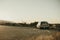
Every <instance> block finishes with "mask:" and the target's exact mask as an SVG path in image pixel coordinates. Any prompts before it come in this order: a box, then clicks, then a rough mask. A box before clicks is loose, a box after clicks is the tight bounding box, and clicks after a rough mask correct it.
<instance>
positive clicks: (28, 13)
mask: <svg viewBox="0 0 60 40" xmlns="http://www.w3.org/2000/svg"><path fill="white" fill-rule="evenodd" d="M0 20H8V21H14V22H34V21H39V22H40V21H48V22H50V23H60V0H0Z"/></svg>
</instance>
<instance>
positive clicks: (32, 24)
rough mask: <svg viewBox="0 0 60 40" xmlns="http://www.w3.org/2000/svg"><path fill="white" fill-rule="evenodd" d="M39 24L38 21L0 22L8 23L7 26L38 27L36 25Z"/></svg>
mask: <svg viewBox="0 0 60 40" xmlns="http://www.w3.org/2000/svg"><path fill="white" fill-rule="evenodd" d="M37 24H38V22H32V23H30V24H28V23H9V22H7V23H2V24H1V23H0V25H7V26H26V27H28V26H30V27H32V26H33V27H36V25H37Z"/></svg>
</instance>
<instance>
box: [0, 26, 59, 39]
mask: <svg viewBox="0 0 60 40" xmlns="http://www.w3.org/2000/svg"><path fill="white" fill-rule="evenodd" d="M56 33H57V31H54V30H40V29H36V28H29V27H12V26H0V40H57V39H55V37H54V36H55V35H56ZM59 35H60V32H59ZM59 37H60V36H59ZM58 40H59V39H58Z"/></svg>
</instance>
